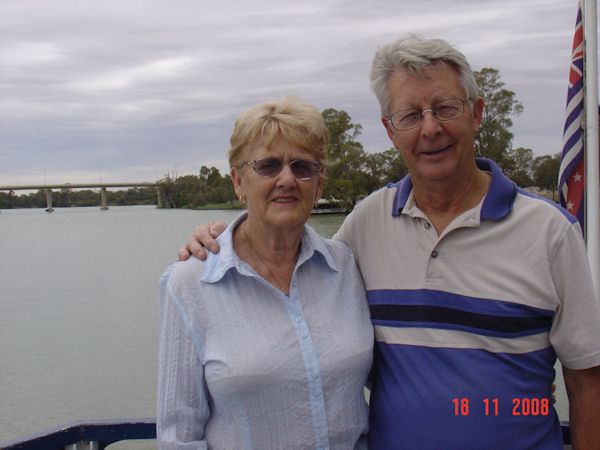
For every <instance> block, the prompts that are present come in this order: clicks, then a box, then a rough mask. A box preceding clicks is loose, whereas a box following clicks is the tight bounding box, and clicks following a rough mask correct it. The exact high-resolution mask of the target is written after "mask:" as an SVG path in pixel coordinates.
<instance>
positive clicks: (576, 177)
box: [573, 172, 582, 182]
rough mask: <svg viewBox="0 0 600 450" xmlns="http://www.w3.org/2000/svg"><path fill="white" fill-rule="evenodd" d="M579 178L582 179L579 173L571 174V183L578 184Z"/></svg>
mask: <svg viewBox="0 0 600 450" xmlns="http://www.w3.org/2000/svg"><path fill="white" fill-rule="evenodd" d="M581 178H582V176H581V174H580V173H579V172H576V173H575V174H573V181H576V182H580V181H581Z"/></svg>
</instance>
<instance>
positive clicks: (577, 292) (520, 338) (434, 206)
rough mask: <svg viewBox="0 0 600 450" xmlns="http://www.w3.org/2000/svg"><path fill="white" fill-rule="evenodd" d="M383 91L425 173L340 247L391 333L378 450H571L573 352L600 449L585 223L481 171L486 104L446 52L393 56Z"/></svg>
mask: <svg viewBox="0 0 600 450" xmlns="http://www.w3.org/2000/svg"><path fill="white" fill-rule="evenodd" d="M371 85H372V88H373V90H374V92H375V94H376V96H377V98H378V100H379V102H380V106H381V112H382V119H381V120H382V123H383V125H384V127H385V129H386V131H387V134H388V136H389V137H390V139H391V140H392V142H393V144H394V146H395V148H396V149H397V150H398V151H399V152H400V153H401V154H402V156H403V158H404V160H405V161H406V164H407V166H408V169H409V176H407V177H405V178H404V179H402V180H401V181H399V182H398V183H396V184H393V185H389V186H387V187H386V188H384V189H381V190H379V191H376V192H375V193H373V194H371V195H370V196H369V197H367V198H366V199H365V200H364V201H362V202H361V203H360V204H359V205H357V207H356V208H355V209H354V211H353V212H352V213H351V214H350V215H349V216H348V217H347V218H346V220H345V221H344V223H343V225H342V227H341V228H340V230H339V232H338V233H337V235H336V237H337V238H338V239H340V240H342V241H344V242H346V243H347V244H348V245H350V247H351V248H352V250H353V251H354V254H355V257H356V260H357V263H358V265H359V268H360V270H361V272H362V275H363V278H364V281H365V285H366V289H367V297H368V301H369V307H370V311H371V318H372V321H373V324H374V327H375V335H376V341H377V342H376V350H375V368H376V370H375V380H374V386H373V391H372V395H371V419H370V436H369V441H370V448H374V449H394V448H403V449H404V448H418V449H437V448H460V449H478V448H481V449H484V448H485V449H488V448H506V449H508V448H510V449H515V448H523V449H525V448H531V449H554V448H556V449H559V448H562V437H561V431H560V426H559V422H558V418H557V416H556V413H555V411H554V408H553V407H552V401H551V392H550V390H551V385H552V381H553V379H554V370H553V366H554V363H555V360H556V356H557V355H558V357H559V359H560V361H561V362H562V364H563V367H564V376H565V382H566V386H567V392H568V395H569V401H570V418H571V425H572V434H573V440H574V444H575V446H576V448H600V431H599V430H600V426H599V424H600V302H599V300H598V297H597V295H596V294H595V293H594V291H593V287H592V283H591V274H590V271H589V267H588V265H587V261H586V256H585V247H584V243H583V239H582V237H581V233H580V230H579V227H578V225H577V224H576V223H575V219H574V218H573V217H571V216H570V215H569V214H568V213H566V212H565V211H564V210H562V209H560V208H559V207H557V206H555V205H552V204H550V203H548V202H546V201H544V200H542V199H540V198H536V197H534V196H533V195H530V194H528V193H526V192H524V191H523V190H521V189H519V188H518V187H517V186H516V185H515V184H514V183H512V182H511V181H510V180H508V179H507V178H506V177H505V176H504V175H503V174H502V173H501V171H500V170H499V168H498V167H497V166H496V165H495V164H494V163H493V162H492V161H489V160H483V159H476V158H475V156H474V137H475V134H476V133H477V131H478V128H479V125H480V123H481V118H482V112H483V107H484V105H483V100H482V98H481V97H479V96H478V89H477V85H476V82H475V78H474V75H473V72H472V70H471V68H470V67H469V64H468V63H467V61H466V59H465V57H464V56H463V55H462V54H461V53H460V52H458V51H457V50H456V49H454V48H453V47H451V46H450V45H449V44H448V43H446V42H445V41H442V40H439V39H433V40H425V39H421V38H418V37H415V36H409V37H407V38H405V39H401V40H399V41H397V42H394V43H392V44H389V45H387V46H384V47H382V48H380V49H379V50H378V52H377V54H376V55H375V59H374V62H373V68H372V70H371ZM203 230H204V231H203V232H202V233H200V235H201V236H200V239H201V240H202V241H206V243H207V244H208V245H210V246H211V247H213V248H214V245H213V243H212V242H208V238H207V228H206V227H205V228H204V229H203ZM188 245H189V246H190V249H191V250H192V251H193V252H194V253H195V254H198V253H202V251H201V250H199V248H198V245H197V243H195V242H194V239H191V240H190V242H189V243H188ZM186 253H187V252H186V251H182V252H180V255H181V256H183V257H185V256H186Z"/></svg>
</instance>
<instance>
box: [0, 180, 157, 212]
mask: <svg viewBox="0 0 600 450" xmlns="http://www.w3.org/2000/svg"><path fill="white" fill-rule="evenodd" d="M153 186H154V187H156V195H157V197H158V207H159V208H160V207H162V206H163V196H162V193H161V190H160V187H159V186H158V184H157V183H65V184H43V185H41V184H39V185H38V184H27V185H20V186H0V191H25V190H27V191H31V190H35V191H37V190H40V189H41V190H45V191H46V205H47V208H46V211H48V212H52V211H54V208H53V207H52V189H98V188H99V189H100V209H101V210H107V209H108V205H107V202H106V199H107V191H106V190H107V189H108V188H132V187H153Z"/></svg>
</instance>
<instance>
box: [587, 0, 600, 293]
mask: <svg viewBox="0 0 600 450" xmlns="http://www.w3.org/2000/svg"><path fill="white" fill-rule="evenodd" d="M597 14H598V10H597V2H596V0H585V2H584V14H583V18H584V34H585V46H586V49H585V54H586V60H585V85H586V88H585V105H586V169H585V171H586V174H587V183H586V190H587V195H586V202H587V203H586V237H587V251H588V261H589V263H590V269H591V271H592V279H593V280H594V287H595V288H596V293H600V208H599V203H600V158H599V155H598V152H599V149H598V25H597V23H598V16H597Z"/></svg>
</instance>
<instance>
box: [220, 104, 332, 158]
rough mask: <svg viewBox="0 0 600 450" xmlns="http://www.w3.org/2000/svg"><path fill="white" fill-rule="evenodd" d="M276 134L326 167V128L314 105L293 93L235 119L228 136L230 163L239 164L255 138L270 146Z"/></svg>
mask: <svg viewBox="0 0 600 450" xmlns="http://www.w3.org/2000/svg"><path fill="white" fill-rule="evenodd" d="M278 136H281V137H282V138H283V139H284V140H285V141H287V142H288V143H290V144H293V145H297V146H299V147H300V148H302V149H304V150H306V151H308V152H309V153H310V154H311V155H312V156H313V157H314V158H315V159H316V160H317V161H319V162H320V163H321V164H322V165H323V167H325V164H326V162H327V144H328V142H329V130H328V129H327V127H326V126H325V122H324V121H323V117H322V116H321V113H319V110H318V109H317V108H316V107H315V106H313V105H311V104H308V103H305V102H303V101H302V100H300V99H299V98H298V97H296V96H293V95H286V96H284V97H282V98H281V100H278V101H273V102H265V103H260V104H258V105H255V106H253V107H251V108H250V109H248V110H247V111H246V112H244V113H243V114H242V115H241V116H240V117H238V118H237V120H236V121H235V124H234V126H233V133H232V134H231V138H230V143H231V148H230V149H229V152H228V157H229V165H230V166H231V167H239V165H240V164H241V163H242V161H241V158H242V153H243V151H244V149H246V148H247V147H248V146H249V145H252V144H253V143H255V142H256V141H257V140H258V139H264V141H263V144H264V146H265V148H269V147H270V146H271V144H272V143H273V141H274V140H275V139H276V138H277V137H278Z"/></svg>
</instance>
